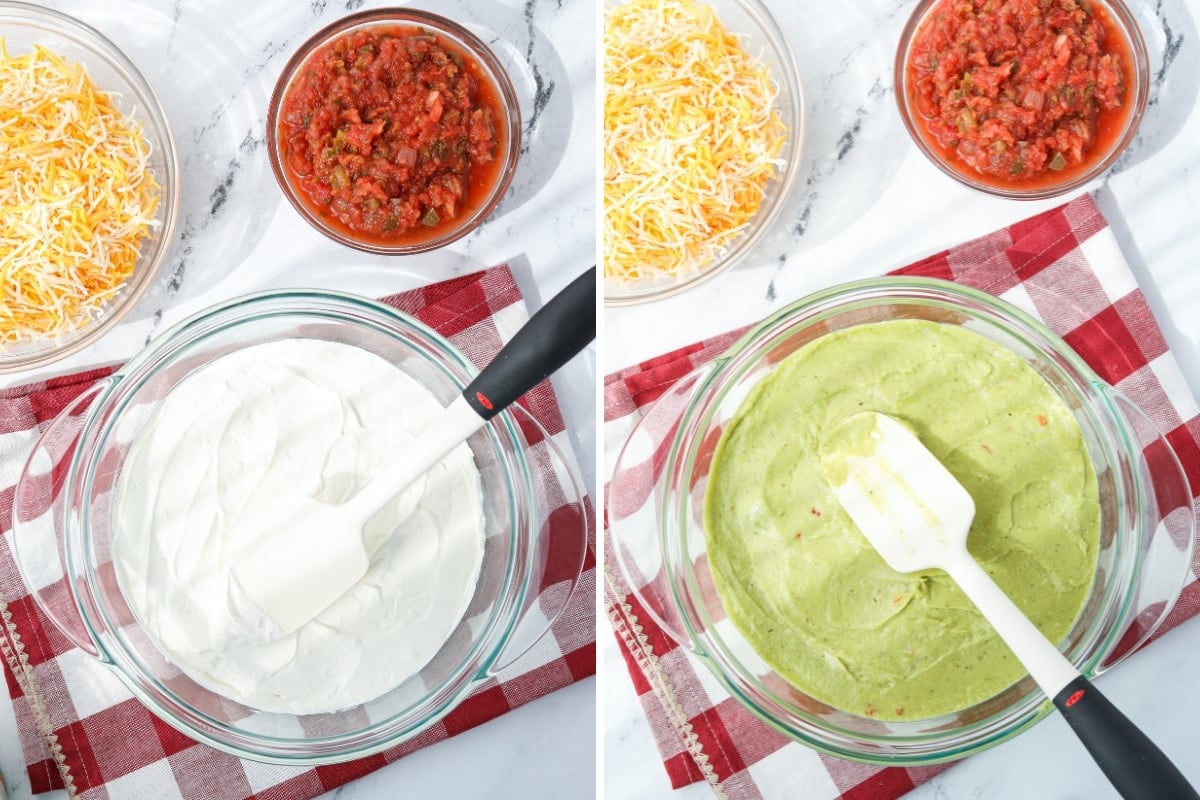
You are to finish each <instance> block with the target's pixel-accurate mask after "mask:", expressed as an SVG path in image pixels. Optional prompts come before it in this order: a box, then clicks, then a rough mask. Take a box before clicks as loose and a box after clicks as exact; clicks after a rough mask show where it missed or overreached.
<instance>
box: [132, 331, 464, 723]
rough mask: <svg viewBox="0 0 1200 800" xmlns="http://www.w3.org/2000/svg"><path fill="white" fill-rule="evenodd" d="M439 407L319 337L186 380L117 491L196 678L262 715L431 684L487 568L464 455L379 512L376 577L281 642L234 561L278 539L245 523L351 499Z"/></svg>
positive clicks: (160, 621)
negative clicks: (415, 680)
mask: <svg viewBox="0 0 1200 800" xmlns="http://www.w3.org/2000/svg"><path fill="white" fill-rule="evenodd" d="M440 410H441V405H440V404H439V402H438V401H437V399H436V398H435V397H434V396H433V395H432V394H431V393H430V392H429V391H428V390H427V389H426V388H425V387H423V386H421V385H420V384H419V383H418V382H417V381H415V380H414V379H412V378H411V377H409V376H408V375H406V374H404V373H403V372H401V371H400V370H399V369H398V368H397V367H395V366H393V365H391V364H389V363H387V362H386V361H385V360H383V359H382V358H380V357H378V356H376V355H374V354H373V353H369V352H367V351H365V350H362V349H359V348H357V347H353V346H351V345H347V344H340V343H336V342H326V341H320V340H315V339H289V340H282V341H277V342H270V343H266V344H260V345H255V346H252V347H248V348H246V349H244V350H240V351H237V352H234V353H230V354H229V355H224V356H221V357H220V358H218V359H216V360H214V361H213V362H211V363H209V364H208V365H206V366H204V367H203V368H202V369H199V370H197V371H196V372H195V373H193V374H191V375H189V376H188V377H187V378H186V379H185V380H183V381H181V382H180V383H179V385H178V386H176V387H174V388H173V389H172V390H171V391H170V393H169V394H168V395H167V396H166V397H165V398H164V399H163V400H162V402H161V403H160V404H159V405H158V406H157V407H156V408H155V409H154V411H153V413H152V415H151V417H150V418H149V419H148V420H147V423H146V425H145V426H144V427H143V428H142V429H141V430H140V431H139V432H138V434H137V436H136V438H135V439H134V441H133V443H132V445H131V447H130V450H129V453H128V456H127V458H126V459H125V462H124V466H123V468H122V471H121V475H120V479H119V481H118V485H117V489H116V503H117V506H116V512H115V514H114V520H115V523H114V524H115V529H114V531H113V537H112V538H113V561H114V563H115V567H116V573H117V580H118V581H119V583H120V586H121V591H122V593H123V594H124V596H125V599H126V601H127V602H128V603H129V606H130V608H131V610H132V611H133V613H134V615H135V616H136V618H137V620H138V622H139V623H140V624H141V626H142V627H143V628H144V629H145V631H146V633H147V634H148V635H149V636H150V637H151V639H152V640H153V641H154V642H155V643H156V645H157V646H158V647H159V648H160V649H161V650H162V651H163V653H164V654H165V655H166V656H167V657H168V658H169V659H171V661H172V662H173V663H175V664H176V665H177V666H178V667H179V668H180V669H181V670H182V671H183V672H184V673H186V674H187V675H188V676H190V677H191V678H192V679H193V680H195V681H196V682H198V683H200V684H201V685H203V686H205V687H207V688H209V689H211V690H212V691H215V692H217V693H219V694H222V695H224V696H226V697H229V698H231V699H234V700H237V701H238V702H241V703H244V704H245V705H248V706H251V707H254V708H258V709H262V710H265V711H279V712H288V713H294V714H307V713H321V712H327V711H335V710H338V709H343V708H348V707H351V706H354V705H358V704H360V703H364V702H366V701H368V700H371V699H373V698H375V697H378V696H379V695H381V694H383V693H385V692H387V691H388V690H390V689H392V688H393V687H395V686H398V685H399V684H401V683H403V682H404V681H405V680H406V679H407V678H409V677H410V676H412V675H414V674H415V673H417V672H418V671H419V670H420V669H421V668H422V667H423V666H424V665H425V664H426V663H428V662H429V661H430V660H431V659H432V658H433V656H434V655H435V654H436V653H437V651H438V649H439V648H440V647H441V646H442V645H443V644H444V643H445V642H446V640H447V638H448V637H449V636H450V633H451V632H452V631H453V630H454V628H455V627H456V626H457V625H458V623H459V621H460V620H461V619H462V617H463V614H464V612H465V611H466V608H467V604H468V603H469V602H470V599H471V596H472V594H473V593H474V589H475V583H476V580H477V579H478V576H479V568H480V563H481V561H482V558H483V531H484V521H483V500H482V490H481V487H480V478H479V473H478V471H477V470H476V468H475V464H474V460H473V458H472V455H471V451H470V448H469V447H468V446H467V445H466V444H460V445H458V446H457V447H456V448H455V449H454V450H453V451H452V452H451V453H450V454H449V455H448V456H446V458H445V459H443V460H442V461H441V462H440V463H438V464H437V465H436V466H435V467H434V468H433V469H432V470H430V472H429V473H428V474H427V475H426V476H425V480H424V482H423V484H421V483H418V484H414V486H413V487H412V489H411V490H409V491H407V492H405V493H402V494H401V495H400V497H399V498H396V499H394V500H393V501H391V502H390V503H389V504H388V505H387V506H386V507H385V508H384V509H383V510H381V511H380V513H378V514H376V515H375V516H374V517H373V518H372V519H371V521H370V522H369V523H368V524H367V526H366V527H365V536H366V537H367V539H368V541H370V542H373V543H377V542H382V545H381V546H380V547H379V549H378V551H377V552H375V553H374V555H373V556H372V558H371V564H370V568H369V570H368V572H367V574H366V575H365V576H364V577H363V578H362V580H361V581H359V582H358V583H357V584H356V585H355V586H354V587H353V588H352V589H351V590H350V591H349V592H347V593H346V594H345V595H343V596H342V597H341V598H339V599H338V600H337V601H335V602H334V603H333V604H332V605H330V606H329V607H328V608H326V609H325V610H324V611H322V612H321V613H320V614H319V615H317V617H316V618H315V619H313V620H311V621H309V622H308V623H307V624H305V625H303V626H302V627H301V628H300V629H299V630H297V631H296V632H294V633H292V634H290V635H287V636H283V637H280V638H274V637H273V636H271V635H270V632H271V631H272V628H273V627H274V625H273V623H272V622H271V621H270V620H269V619H268V618H266V616H265V615H264V614H263V613H262V611H261V610H260V609H258V608H257V607H256V606H254V604H253V603H252V602H251V601H250V600H249V599H248V598H247V597H246V596H245V595H244V594H243V593H241V592H240V591H239V587H238V586H237V584H236V582H235V581H232V580H231V572H230V566H231V564H232V563H233V562H234V561H235V560H236V558H237V556H238V555H239V554H240V553H242V552H244V550H245V548H246V547H247V546H248V545H249V544H250V542H251V541H252V540H253V539H255V538H257V537H258V536H261V535H263V534H264V533H265V531H261V529H256V530H250V531H247V529H246V526H243V525H239V524H238V521H239V517H240V516H241V515H247V514H252V513H253V512H260V511H261V510H262V509H272V508H277V509H280V511H281V514H280V517H281V518H282V519H286V518H287V514H286V509H287V508H288V507H289V504H290V503H294V502H296V499H297V498H300V497H304V496H308V497H315V498H317V499H318V500H321V501H323V502H328V503H341V502H344V501H345V500H347V499H349V498H350V497H352V496H353V495H354V493H355V492H357V491H358V490H359V489H360V488H362V487H363V486H364V485H365V484H366V483H367V482H368V481H369V480H370V479H371V478H372V477H373V476H374V475H375V474H377V473H378V472H379V471H380V470H381V469H382V468H383V467H384V466H385V465H386V464H388V463H389V462H390V461H391V460H393V459H395V458H397V457H399V456H400V455H401V454H403V452H404V447H405V445H406V444H407V443H409V442H411V441H412V439H413V436H414V434H415V433H416V432H417V431H419V430H421V428H422V426H424V425H426V424H428V423H429V421H430V420H431V419H432V418H433V417H434V416H435V415H436V414H437V413H438V412H439V411H440ZM418 493H419V497H418V496H417V495H418ZM243 519H244V518H243ZM389 532H390V535H389ZM279 569H281V570H285V569H287V564H286V563H281V564H280V565H279Z"/></svg>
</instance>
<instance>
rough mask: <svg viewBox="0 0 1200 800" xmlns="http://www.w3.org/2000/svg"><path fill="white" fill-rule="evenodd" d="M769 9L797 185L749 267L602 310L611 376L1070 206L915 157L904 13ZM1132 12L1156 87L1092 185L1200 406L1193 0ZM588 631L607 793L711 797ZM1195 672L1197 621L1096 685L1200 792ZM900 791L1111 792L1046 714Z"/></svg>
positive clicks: (608, 644)
mask: <svg viewBox="0 0 1200 800" xmlns="http://www.w3.org/2000/svg"><path fill="white" fill-rule="evenodd" d="M764 2H766V4H767V5H768V6H770V7H771V9H772V11H773V12H774V13H775V14H776V16H777V17H778V19H779V22H780V25H781V27H782V28H783V29H784V31H785V33H786V34H787V35H788V38H789V41H790V42H791V44H792V47H793V48H794V50H795V52H796V58H797V61H798V63H799V67H800V71H801V78H802V80H803V82H804V88H805V92H806V106H807V111H808V114H809V116H808V129H807V131H806V137H807V140H806V153H807V155H806V163H805V167H804V170H805V171H804V173H803V174H802V175H801V177H800V180H799V181H798V186H800V187H801V188H800V189H799V191H798V192H797V196H796V197H795V198H794V202H792V203H791V204H790V206H789V208H788V209H786V210H785V214H787V216H786V217H785V218H784V220H783V221H781V222H780V223H779V224H778V225H777V226H776V233H775V235H773V236H772V237H770V241H768V242H767V243H766V244H765V245H764V246H763V247H761V248H759V249H758V251H757V252H756V253H755V254H754V257H753V258H752V260H751V262H750V263H747V264H746V265H745V266H743V267H740V268H737V269H735V270H733V271H731V272H728V273H726V274H724V275H721V276H718V277H717V278H715V279H714V280H712V281H711V282H709V283H708V284H707V285H704V286H701V287H699V288H697V289H695V290H693V291H690V292H687V293H685V294H683V295H681V296H679V297H676V298H672V299H668V300H664V301H660V302H658V303H654V304H651V305H646V306H641V307H634V308H622V309H609V310H607V311H606V314H605V328H604V331H605V340H604V341H605V344H604V361H603V369H602V371H603V372H604V373H605V374H607V373H609V372H612V371H614V370H616V369H619V368H621V367H625V366H628V365H631V364H634V363H636V362H638V361H641V360H643V359H645V358H648V357H651V356H654V355H658V354H660V353H663V352H666V351H668V350H671V349H673V348H675V347H678V346H681V345H684V344H687V343H689V342H692V341H695V340H697V339H700V338H703V337H705V336H708V335H712V334H715V333H718V332H721V331H725V330H729V329H731V328H734V327H736V326H739V325H744V324H747V323H750V322H753V321H757V320H758V319H760V318H762V317H763V316H765V315H766V314H768V313H770V312H772V311H774V310H777V309H779V308H780V307H782V306H784V305H786V304H788V303H790V302H792V301H794V300H796V299H799V298H800V297H802V296H804V295H806V294H808V293H810V292H812V291H815V290H817V289H821V288H824V287H827V286H830V285H833V284H835V283H840V282H843V281H847V280H853V279H857V278H864V277H868V276H873V275H878V274H880V273H883V272H885V271H887V270H889V269H892V268H895V267H898V266H902V265H904V264H907V263H909V262H911V261H913V260H915V259H917V258H920V257H921V256H924V255H927V254H929V253H932V252H936V251H938V250H941V249H943V248H945V247H948V246H950V245H953V244H955V243H957V242H960V241H963V240H966V239H970V238H972V237H975V236H978V235H981V234H984V233H987V232H989V231H992V230H994V229H996V228H1000V227H1003V226H1005V225H1007V224H1010V223H1012V222H1015V221H1017V220H1019V219H1022V218H1024V217H1027V216H1029V215H1031V214H1034V213H1036V212H1038V211H1041V210H1044V209H1047V208H1050V207H1052V206H1054V205H1058V204H1059V203H1061V202H1064V201H1065V199H1066V198H1059V199H1056V200H1047V201H1040V202H1016V201H1006V200H1001V199H995V198H991V197H988V196H985V195H983V194H980V193H977V192H974V191H972V190H970V189H967V188H965V187H961V186H959V185H958V184H957V183H955V182H953V181H951V180H950V179H949V178H947V177H945V176H944V175H943V174H942V173H941V172H939V171H937V170H936V169H935V168H934V167H933V166H932V165H930V164H929V163H928V162H927V161H925V159H924V158H923V157H922V156H921V155H920V154H919V153H918V151H917V149H916V148H915V146H914V145H913V144H912V143H911V141H910V140H909V138H908V136H907V134H906V133H905V131H904V129H903V127H902V125H901V123H900V120H899V116H898V113H897V111H896V107H895V102H894V100H893V97H892V62H893V57H894V51H895V42H896V39H897V36H898V34H899V31H900V28H901V27H902V26H903V24H904V21H905V18H906V16H907V14H908V12H909V10H910V9H911V7H912V5H913V3H911V2H905V1H903V0H844V2H839V3H827V2H823V0H792V2H784V0H764ZM1129 4H1130V5H1131V6H1132V7H1135V8H1136V15H1137V17H1138V19H1139V21H1140V24H1141V25H1142V28H1143V32H1144V34H1145V36H1146V38H1147V39H1148V40H1149V41H1148V44H1149V47H1150V50H1151V65H1152V72H1153V74H1154V94H1153V96H1152V97H1151V100H1150V103H1151V105H1150V108H1149V109H1148V111H1147V113H1146V116H1145V119H1144V122H1143V124H1142V126H1141V130H1140V134H1139V136H1138V138H1137V140H1136V141H1135V142H1134V144H1133V146H1132V147H1131V148H1130V149H1129V151H1128V152H1127V153H1126V155H1125V156H1123V157H1122V159H1121V160H1120V161H1119V162H1118V164H1117V166H1116V167H1115V168H1114V169H1113V170H1111V171H1110V172H1109V173H1108V174H1107V175H1106V176H1105V177H1103V178H1101V179H1100V180H1098V181H1096V182H1095V183H1093V184H1092V185H1091V186H1089V187H1087V189H1088V190H1090V191H1093V192H1095V194H1096V199H1097V202H1098V203H1099V205H1100V207H1101V209H1102V210H1103V211H1104V213H1105V215H1106V216H1107V217H1108V219H1109V221H1110V222H1111V224H1112V227H1113V229H1114V231H1115V233H1116V235H1117V238H1118V241H1119V243H1120V245H1121V248H1122V250H1123V252H1124V254H1125V256H1126V258H1127V259H1128V261H1129V263H1130V265H1131V267H1132V268H1133V271H1134V273H1135V275H1136V277H1137V279H1138V282H1139V283H1140V285H1141V287H1142V289H1143V291H1144V292H1145V294H1146V296H1147V298H1148V300H1149V302H1150V305H1151V307H1152V309H1153V310H1154V313H1155V315H1156V317H1157V319H1158V322H1159V324H1160V325H1161V326H1162V328H1163V330H1164V333H1165V334H1166V337H1167V340H1168V342H1169V344H1170V345H1171V347H1172V349H1173V350H1174V353H1175V357H1176V358H1177V359H1178V360H1179V362H1180V364H1181V366H1182V368H1183V371H1184V374H1185V375H1186V377H1187V380H1188V382H1189V385H1190V387H1191V389H1192V392H1193V393H1194V394H1196V395H1200V270H1198V269H1197V258H1198V257H1200V224H1198V222H1200V217H1198V215H1197V211H1196V209H1197V207H1198V206H1200V108H1198V107H1197V87H1198V86H1200V36H1198V35H1197V19H1198V18H1200V0H1158V2H1148V1H1147V2H1142V1H1140V0H1133V1H1132V2H1130V3H1129ZM599 638H600V642H601V648H600V649H601V661H602V664H601V670H602V674H603V675H604V676H605V692H604V695H605V696H604V700H603V704H604V705H603V711H602V719H603V721H604V733H603V737H604V748H605V752H604V755H605V758H604V762H605V763H604V785H605V796H606V797H608V798H612V800H651V799H652V798H653V799H654V800H660V799H661V798H665V797H671V798H676V797H678V798H680V800H684V799H685V798H703V797H709V796H711V790H710V789H709V788H708V787H707V785H704V784H696V785H693V786H690V787H687V788H685V789H683V790H680V791H678V792H676V793H671V792H670V786H669V783H668V781H667V777H666V772H665V770H664V769H663V767H662V764H661V762H660V761H659V759H658V754H657V752H656V750H655V747H654V744H653V741H652V739H651V736H650V733H649V728H648V726H647V724H646V721H645V718H644V716H643V715H642V712H641V708H640V705H639V704H638V702H637V699H636V697H635V695H634V692H633V689H632V684H631V682H630V681H629V678H628V673H627V672H626V669H625V665H624V663H623V662H622V660H621V658H620V656H619V654H618V652H617V648H616V644H615V641H614V638H613V636H612V635H611V633H610V632H609V631H604V632H603V633H601V635H600V637H599ZM1197 675H1200V620H1192V621H1190V622H1188V623H1185V624H1184V625H1182V626H1181V627H1180V628H1178V629H1176V630H1174V631H1172V632H1171V633H1169V634H1167V635H1166V636H1165V637H1164V638H1163V639H1162V640H1161V641H1159V642H1156V643H1155V644H1153V645H1152V646H1151V647H1149V648H1148V649H1147V650H1145V651H1143V652H1141V653H1138V654H1137V655H1136V656H1135V657H1134V658H1132V659H1131V660H1129V661H1128V662H1126V663H1124V664H1122V665H1120V666H1119V667H1118V668H1116V669H1115V670H1113V671H1112V672H1111V673H1109V674H1107V675H1105V676H1103V677H1101V678H1100V679H1099V680H1098V685H1099V686H1100V687H1101V688H1102V689H1103V690H1104V691H1105V692H1106V693H1107V694H1108V696H1109V697H1110V699H1112V700H1113V701H1114V702H1115V703H1116V704H1117V705H1118V706H1119V707H1121V708H1122V709H1123V710H1124V711H1125V712H1126V713H1127V714H1128V715H1129V716H1130V717H1131V718H1132V719H1133V720H1135V721H1136V722H1137V723H1139V724H1140V725H1141V726H1142V727H1143V728H1144V730H1146V731H1147V732H1148V733H1149V734H1150V736H1151V737H1152V738H1154V739H1156V740H1157V742H1158V743H1159V744H1160V746H1161V747H1162V748H1163V749H1164V750H1166V751H1167V752H1168V753H1170V754H1171V755H1172V756H1173V757H1174V760H1175V763H1176V764H1177V765H1178V766H1179V767H1180V768H1181V769H1182V770H1183V771H1184V772H1185V774H1187V775H1188V777H1189V778H1190V779H1191V780H1192V781H1193V782H1194V783H1196V784H1197V785H1200V759H1197V758H1196V755H1195V754H1196V746H1195V721H1196V719H1198V718H1200V686H1197V685H1196V684H1195V683H1194V679H1195V676H1197ZM1164 689H1166V690H1167V691H1164ZM908 797H911V798H912V800H933V799H934V798H947V800H950V799H952V800H962V799H963V798H972V799H973V800H1001V799H1002V798H1003V799H1006V800H1007V799H1010V798H1013V797H1032V798H1038V800H1066V799H1067V798H1096V799H1098V798H1110V797H1116V794H1115V792H1114V791H1113V790H1112V788H1111V787H1109V786H1108V784H1107V782H1106V781H1105V779H1104V778H1103V776H1102V775H1101V774H1100V773H1099V771H1098V770H1097V769H1096V767H1095V766H1094V764H1092V763H1091V762H1090V760H1089V759H1088V757H1087V755H1086V754H1085V753H1084V751H1083V748H1082V747H1081V746H1080V745H1079V744H1078V743H1077V742H1076V741H1075V740H1074V738H1073V737H1072V736H1071V735H1070V733H1069V729H1068V728H1067V726H1066V724H1065V723H1063V722H1062V721H1061V720H1060V719H1058V718H1050V719H1048V720H1046V721H1045V722H1043V723H1042V724H1040V725H1038V726H1037V727H1036V728H1035V729H1033V730H1032V731H1029V732H1028V733H1026V734H1024V735H1022V736H1019V737H1017V738H1016V739H1015V740H1013V741H1011V742H1008V743H1006V744H1004V745H1002V746H1000V747H997V748H995V749H993V750H991V751H988V752H986V753H983V754H981V755H979V756H976V757H973V758H971V759H969V760H968V761H966V762H964V763H962V764H959V765H957V766H955V767H953V768H952V769H950V770H949V771H947V772H946V773H943V774H942V775H941V776H939V777H938V778H936V779H934V780H933V781H932V782H930V783H928V784H926V785H924V786H922V787H920V788H918V789H917V790H916V791H914V792H912V793H911V794H910V795H908ZM801 800H803V799H801Z"/></svg>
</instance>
